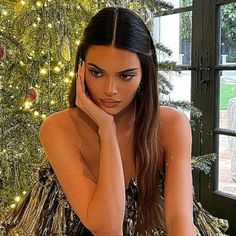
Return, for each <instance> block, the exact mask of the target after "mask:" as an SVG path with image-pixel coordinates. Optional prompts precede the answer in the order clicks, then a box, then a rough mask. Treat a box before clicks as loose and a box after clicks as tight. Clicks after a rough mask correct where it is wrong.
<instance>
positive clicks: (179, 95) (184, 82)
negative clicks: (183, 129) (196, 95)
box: [160, 71, 191, 119]
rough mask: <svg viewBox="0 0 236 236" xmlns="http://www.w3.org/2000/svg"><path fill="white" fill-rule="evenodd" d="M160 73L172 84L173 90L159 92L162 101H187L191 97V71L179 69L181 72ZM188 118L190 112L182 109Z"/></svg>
mask: <svg viewBox="0 0 236 236" xmlns="http://www.w3.org/2000/svg"><path fill="white" fill-rule="evenodd" d="M160 73H162V74H163V75H164V76H165V77H166V79H167V80H168V81H169V82H170V83H171V85H173V90H172V91H171V92H170V93H169V94H168V95H165V94H161V97H160V99H161V100H164V101H168V100H173V101H183V100H185V101H188V102H190V99H191V71H181V74H176V73H163V72H160ZM184 112H185V114H186V115H187V116H188V118H189V119H190V112H188V111H184Z"/></svg>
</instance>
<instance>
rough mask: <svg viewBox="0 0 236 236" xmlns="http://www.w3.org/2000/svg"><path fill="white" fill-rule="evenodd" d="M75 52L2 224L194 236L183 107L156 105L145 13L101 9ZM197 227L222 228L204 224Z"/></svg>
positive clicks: (37, 230) (36, 231)
mask: <svg viewBox="0 0 236 236" xmlns="http://www.w3.org/2000/svg"><path fill="white" fill-rule="evenodd" d="M75 61H76V63H75V72H76V74H77V75H76V78H75V80H74V81H73V83H72V87H71V90H70V94H69V105H70V107H69V108H68V109H66V110H64V111H60V112H57V113H54V114H52V115H50V116H49V117H47V118H46V119H45V120H44V121H43V123H42V125H41V127H40V140H41V143H42V146H43V148H44V150H45V153H46V157H47V159H46V162H45V163H44V164H43V165H42V167H41V168H40V171H39V181H38V183H36V185H35V186H34V188H32V190H31V192H30V193H29V194H28V195H27V196H26V199H25V200H24V202H22V203H21V204H19V206H20V207H18V208H16V209H15V213H14V214H15V215H14V214H13V215H14V216H13V215H11V217H9V218H8V220H7V223H6V225H7V226H6V229H7V232H8V233H12V232H14V233H15V232H24V233H25V232H27V235H96V236H107V235H111V236H115V235H117V236H120V235H125V236H126V235H168V236H195V235H197V232H198V227H197V228H196V227H195V225H194V223H195V222H196V224H197V223H198V225H200V223H199V222H200V221H201V216H200V213H201V211H200V210H199V209H198V214H197V215H196V216H197V217H199V218H197V217H196V218H194V217H193V197H192V175H191V163H190V160H191V142H192V137H191V127H190V124H189V121H188V118H187V117H186V116H185V115H184V113H183V112H181V111H179V110H177V109H174V108H171V107H165V106H161V105H160V101H159V97H158V78H157V59H156V53H155V47H154V44H153V40H152V38H151V35H150V32H149V31H148V29H147V27H146V26H145V24H144V22H143V21H142V20H141V18H140V17H139V16H138V15H137V14H136V13H134V12H133V11H131V10H128V9H125V8H121V7H107V8H104V9H102V10H100V11H99V12H98V13H97V14H96V15H95V16H94V17H92V19H91V20H90V22H89V24H88V25H87V27H86V28H85V30H84V34H83V37H82V41H81V43H80V45H79V47H78V50H77V55H76V60H75ZM81 62H82V63H81ZM30 214H33V217H34V218H33V219H32V218H31V219H30V217H29V215H30ZM17 215H18V216H20V215H21V217H17ZM205 217H207V214H205ZM209 219H213V217H212V218H210V217H209ZM203 222H204V219H203ZM208 222H210V221H208ZM36 225H37V226H36ZM215 225H216V224H215ZM199 230H200V231H201V232H204V233H206V230H209V234H204V235H216V234H215V233H221V231H220V228H217V227H216V226H214V227H208V225H207V224H205V225H204V224H202V225H201V227H199ZM28 233H29V234H28ZM211 233H213V234H211ZM7 235H8V234H7ZM9 235H11V234H9ZM24 235H26V234H24ZM198 235H200V233H199V232H198ZM218 235H224V234H223V233H221V234H218Z"/></svg>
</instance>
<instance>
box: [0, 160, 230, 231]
mask: <svg viewBox="0 0 236 236" xmlns="http://www.w3.org/2000/svg"><path fill="white" fill-rule="evenodd" d="M159 187H160V189H161V199H162V201H163V199H164V198H163V193H164V174H163V173H162V178H161V181H160V186H159ZM137 194H138V191H137V177H133V178H132V179H131V180H130V182H129V186H128V188H127V189H126V207H125V217H124V222H123V235H124V236H134V235H135V236H138V235H140V234H138V233H137V232H135V224H136V219H137ZM162 203H163V202H162ZM162 206H163V205H162ZM162 208H163V207H162ZM193 219H194V224H195V226H196V229H197V231H198V232H197V235H198V236H216V235H217V236H220V235H221V236H223V235H226V234H224V232H226V230H227V229H228V221H227V220H224V219H219V218H216V217H214V216H212V215H211V214H210V213H209V212H207V211H206V210H204V209H203V208H202V206H201V204H200V203H199V202H197V201H196V199H195V197H194V200H193ZM0 225H1V226H2V227H3V229H4V231H5V232H4V236H13V235H14V236H16V235H18V236H53V235H57V236H80V235H83V236H91V235H93V234H92V233H91V232H90V231H89V230H88V229H87V228H86V227H85V226H84V225H83V224H82V222H81V221H80V219H79V217H78V216H77V215H76V214H75V212H74V211H73V209H72V208H71V206H70V204H69V202H68V201H67V199H66V196H65V194H64V192H63V190H62V188H61V186H60V184H59V182H58V180H57V177H56V174H55V173H54V171H53V168H52V166H51V165H50V163H49V162H48V161H47V160H46V162H44V163H43V164H42V165H41V166H40V167H39V169H38V172H37V181H36V182H35V184H34V185H33V186H32V188H31V189H30V191H29V192H28V193H27V194H26V195H25V197H24V198H23V199H22V200H21V202H19V203H18V204H17V206H16V207H15V208H14V209H12V210H11V211H10V212H8V213H6V215H5V218H4V221H2V222H0ZM152 232H153V234H152V235H156V236H167V233H166V231H165V229H164V227H156V228H155V229H153V231H152ZM146 235H147V234H146Z"/></svg>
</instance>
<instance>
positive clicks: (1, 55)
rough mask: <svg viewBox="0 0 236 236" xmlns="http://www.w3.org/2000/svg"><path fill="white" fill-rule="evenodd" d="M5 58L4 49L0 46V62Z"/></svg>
mask: <svg viewBox="0 0 236 236" xmlns="http://www.w3.org/2000/svg"><path fill="white" fill-rule="evenodd" d="M5 57H6V48H5V47H4V46H3V45H0V60H3V59H5Z"/></svg>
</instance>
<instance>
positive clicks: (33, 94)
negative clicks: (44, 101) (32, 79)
mask: <svg viewBox="0 0 236 236" xmlns="http://www.w3.org/2000/svg"><path fill="white" fill-rule="evenodd" d="M37 98H38V91H37V90H36V89H35V88H34V87H31V88H29V90H28V92H27V100H28V101H30V102H34V101H35V100H36V99H37Z"/></svg>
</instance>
